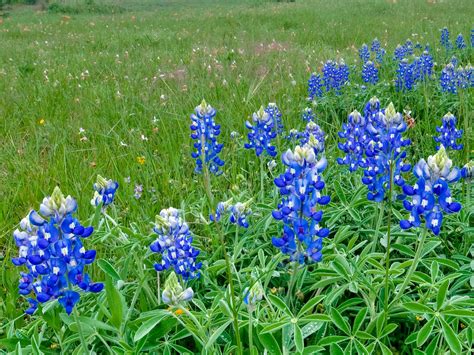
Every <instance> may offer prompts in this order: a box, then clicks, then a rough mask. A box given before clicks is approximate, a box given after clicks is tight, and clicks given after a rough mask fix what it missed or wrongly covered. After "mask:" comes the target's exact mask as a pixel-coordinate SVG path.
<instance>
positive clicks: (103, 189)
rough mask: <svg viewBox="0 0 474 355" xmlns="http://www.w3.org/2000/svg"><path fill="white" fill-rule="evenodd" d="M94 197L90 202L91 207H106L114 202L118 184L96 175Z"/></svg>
mask: <svg viewBox="0 0 474 355" xmlns="http://www.w3.org/2000/svg"><path fill="white" fill-rule="evenodd" d="M93 187H94V197H93V198H92V200H91V205H92V206H99V205H100V204H102V207H106V206H108V205H110V204H112V202H114V198H115V192H116V191H117V189H118V187H119V184H118V182H117V181H113V180H108V179H105V178H103V177H102V176H100V175H97V181H96V182H95V183H94V186H93Z"/></svg>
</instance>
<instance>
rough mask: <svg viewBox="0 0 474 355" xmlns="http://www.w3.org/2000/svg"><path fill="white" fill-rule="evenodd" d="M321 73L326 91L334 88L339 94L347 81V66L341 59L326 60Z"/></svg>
mask: <svg viewBox="0 0 474 355" xmlns="http://www.w3.org/2000/svg"><path fill="white" fill-rule="evenodd" d="M322 73H323V81H324V86H325V87H326V91H331V90H334V91H335V92H336V93H337V94H339V93H340V91H341V89H342V87H343V86H344V85H345V84H346V83H347V82H348V81H349V67H348V66H347V65H346V64H345V63H344V61H342V60H341V61H340V62H339V63H337V62H335V61H333V60H328V61H327V62H326V63H325V64H324V66H323V69H322Z"/></svg>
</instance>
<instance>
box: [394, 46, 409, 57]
mask: <svg viewBox="0 0 474 355" xmlns="http://www.w3.org/2000/svg"><path fill="white" fill-rule="evenodd" d="M405 54H406V50H405V46H402V45H401V44H398V45H397V47H396V48H395V51H394V53H393V58H394V59H395V60H397V61H401V60H402V59H403V58H405Z"/></svg>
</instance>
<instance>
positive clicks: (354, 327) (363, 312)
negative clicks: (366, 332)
mask: <svg viewBox="0 0 474 355" xmlns="http://www.w3.org/2000/svg"><path fill="white" fill-rule="evenodd" d="M366 315H367V307H364V308H361V309H360V311H359V313H357V316H356V317H355V319H354V324H353V325H352V332H353V333H357V331H358V330H359V329H360V326H361V325H362V323H363V322H364V319H365V316H366Z"/></svg>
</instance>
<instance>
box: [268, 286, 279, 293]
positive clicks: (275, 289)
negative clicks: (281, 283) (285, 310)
mask: <svg viewBox="0 0 474 355" xmlns="http://www.w3.org/2000/svg"><path fill="white" fill-rule="evenodd" d="M270 292H271V293H273V294H275V293H277V292H278V290H277V288H276V287H273V288H271V289H270Z"/></svg>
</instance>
